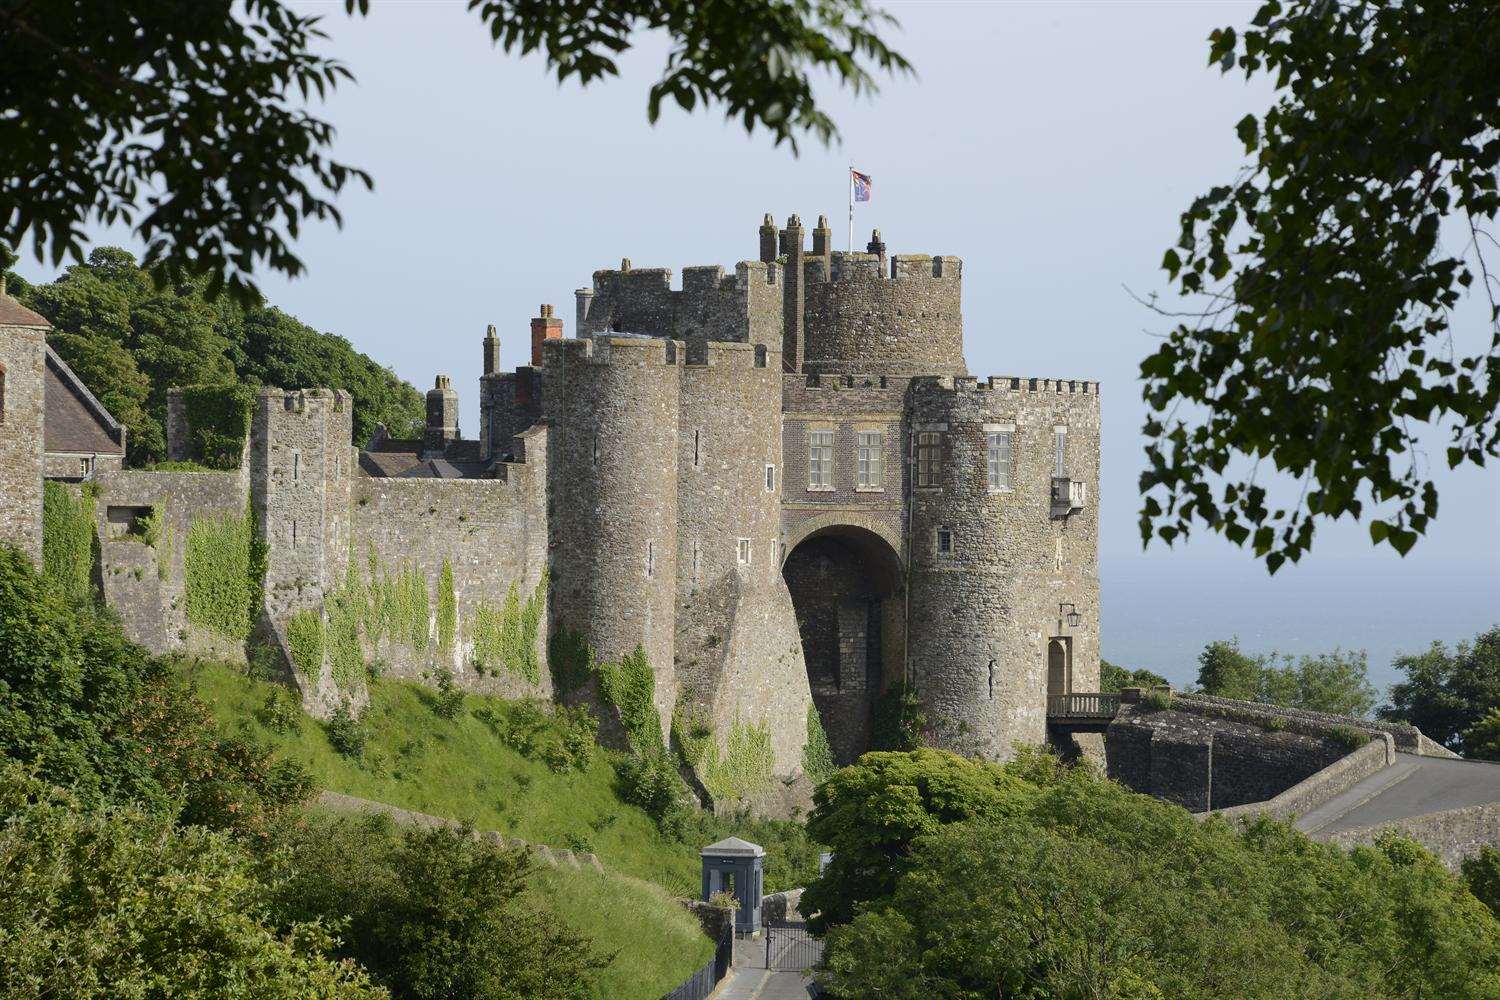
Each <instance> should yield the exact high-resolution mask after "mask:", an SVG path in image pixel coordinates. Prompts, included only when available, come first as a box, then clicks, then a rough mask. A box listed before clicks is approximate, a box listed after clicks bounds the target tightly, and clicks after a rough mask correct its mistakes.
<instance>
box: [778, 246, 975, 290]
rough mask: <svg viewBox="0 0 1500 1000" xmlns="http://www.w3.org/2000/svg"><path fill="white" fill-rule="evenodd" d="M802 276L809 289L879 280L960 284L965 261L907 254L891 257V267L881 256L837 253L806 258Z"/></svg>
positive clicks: (949, 257) (947, 257)
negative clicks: (810, 287) (887, 265)
mask: <svg viewBox="0 0 1500 1000" xmlns="http://www.w3.org/2000/svg"><path fill="white" fill-rule="evenodd" d="M802 273H803V274H804V275H805V276H806V279H807V282H808V284H809V286H813V285H825V284H841V283H855V282H877V281H879V282H890V283H893V284H899V283H908V282H909V283H913V284H916V283H923V284H925V283H934V282H940V283H943V284H957V283H958V282H960V281H962V279H963V261H962V260H961V259H960V258H958V257H953V256H947V255H938V256H933V255H930V254H925V253H907V254H897V255H896V256H894V257H891V258H890V266H889V268H887V267H886V266H885V259H884V258H882V257H881V255H879V254H873V253H864V252H854V253H847V252H844V251H841V250H835V251H833V252H832V253H830V254H827V255H826V256H825V255H817V256H809V257H806V258H804V260H803V262H802Z"/></svg>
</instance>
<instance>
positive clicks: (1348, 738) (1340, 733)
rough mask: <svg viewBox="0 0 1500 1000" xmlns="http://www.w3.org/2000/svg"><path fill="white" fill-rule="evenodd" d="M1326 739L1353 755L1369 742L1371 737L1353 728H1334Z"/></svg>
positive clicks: (1363, 731)
mask: <svg viewBox="0 0 1500 1000" xmlns="http://www.w3.org/2000/svg"><path fill="white" fill-rule="evenodd" d="M1328 739H1329V740H1330V741H1331V742H1333V743H1336V744H1337V745H1339V746H1341V747H1343V748H1344V750H1345V751H1347V752H1349V753H1353V752H1354V751H1355V750H1358V749H1359V748H1360V747H1362V746H1364V745H1365V744H1366V743H1368V742H1370V740H1371V739H1372V737H1371V736H1370V734H1369V733H1368V732H1367V731H1365V730H1363V729H1355V728H1354V727H1353V726H1334V727H1333V730H1332V731H1331V732H1330V733H1329V734H1328Z"/></svg>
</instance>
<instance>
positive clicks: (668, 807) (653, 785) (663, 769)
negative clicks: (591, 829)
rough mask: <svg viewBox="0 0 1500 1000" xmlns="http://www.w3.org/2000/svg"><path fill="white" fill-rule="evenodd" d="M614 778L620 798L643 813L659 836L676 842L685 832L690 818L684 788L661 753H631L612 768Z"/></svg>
mask: <svg viewBox="0 0 1500 1000" xmlns="http://www.w3.org/2000/svg"><path fill="white" fill-rule="evenodd" d="M615 775H616V791H617V792H618V794H619V796H620V798H622V799H623V800H625V801H626V802H629V803H631V804H632V805H638V806H640V807H641V808H642V809H644V810H645V811H646V813H647V814H648V815H650V817H651V818H652V819H654V820H656V825H657V826H658V827H659V828H660V829H661V831H662V833H664V834H666V835H667V836H669V837H677V838H680V837H681V836H682V835H683V833H685V832H686V829H687V823H688V820H689V818H690V817H691V815H692V810H691V808H690V807H689V805H688V802H687V788H686V786H684V785H683V783H682V777H681V775H679V774H678V773H677V768H676V767H674V766H673V765H672V761H671V759H670V758H669V757H668V756H667V752H666V751H665V750H664V749H661V748H659V747H658V748H656V749H654V750H650V751H647V752H641V751H638V750H632V751H631V752H630V753H628V754H626V755H625V756H624V757H623V758H622V759H621V761H620V763H619V764H618V765H617V766H616V767H615Z"/></svg>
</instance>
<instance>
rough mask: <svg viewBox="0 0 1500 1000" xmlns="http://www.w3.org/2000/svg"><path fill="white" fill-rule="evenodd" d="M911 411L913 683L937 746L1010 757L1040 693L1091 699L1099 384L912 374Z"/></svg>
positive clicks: (1034, 733)
mask: <svg viewBox="0 0 1500 1000" xmlns="http://www.w3.org/2000/svg"><path fill="white" fill-rule="evenodd" d="M909 399H910V409H909V411H908V427H907V433H908V441H909V447H910V448H911V449H912V453H913V454H912V465H911V469H912V476H913V481H912V489H911V498H912V499H911V515H910V536H909V547H910V555H911V578H910V579H911V584H910V602H911V603H910V612H909V613H910V619H909V639H908V641H909V643H910V647H909V648H910V664H911V671H912V680H913V682H914V683H915V685H916V687H917V693H918V695H919V697H920V698H921V700H922V703H923V705H924V707H925V708H926V711H927V716H928V719H929V721H930V723H932V724H933V726H934V735H935V736H936V737H937V739H938V740H939V742H940V743H942V744H943V745H946V746H949V747H951V748H953V749H955V750H960V751H962V752H967V753H977V754H983V755H985V756H988V757H997V758H1007V757H1009V756H1011V754H1012V753H1013V752H1014V747H1015V745H1016V744H1017V743H1025V744H1040V743H1042V742H1044V741H1045V739H1046V735H1047V699H1048V696H1049V694H1054V695H1056V694H1066V693H1068V692H1069V691H1097V690H1098V680H1099V639H1098V637H1099V630H1098V624H1099V620H1098V608H1099V574H1098V561H1097V538H1098V518H1097V515H1096V513H1095V511H1096V510H1097V506H1096V505H1097V486H1098V482H1099V478H1098V470H1099V394H1098V383H1094V382H1077V381H1062V380H1053V379H1012V378H995V379H990V380H989V381H987V382H980V381H978V380H976V379H973V378H921V379H916V380H914V381H913V382H912V385H911V391H910V397H909ZM1059 470H1061V473H1062V475H1061V476H1059V475H1058V472H1059ZM1059 480H1061V481H1062V482H1064V483H1067V484H1073V485H1069V486H1064V487H1063V488H1062V489H1061V493H1059V487H1058V482H1059ZM1059 497H1060V498H1061V502H1060V503H1059ZM1065 609H1070V611H1069V612H1065ZM1069 613H1076V614H1077V615H1078V618H1079V619H1081V620H1079V621H1078V623H1077V624H1070V623H1069V617H1068V615H1069Z"/></svg>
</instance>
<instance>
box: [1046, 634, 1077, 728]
mask: <svg viewBox="0 0 1500 1000" xmlns="http://www.w3.org/2000/svg"><path fill="white" fill-rule="evenodd" d="M1072 692H1073V640H1072V639H1069V638H1067V637H1066V636H1058V637H1054V638H1052V639H1049V640H1047V712H1048V714H1053V715H1056V714H1062V712H1063V709H1064V705H1061V704H1057V703H1055V702H1054V701H1053V699H1055V698H1056V699H1061V698H1064V697H1065V696H1066V695H1069V694H1071V693H1072Z"/></svg>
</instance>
